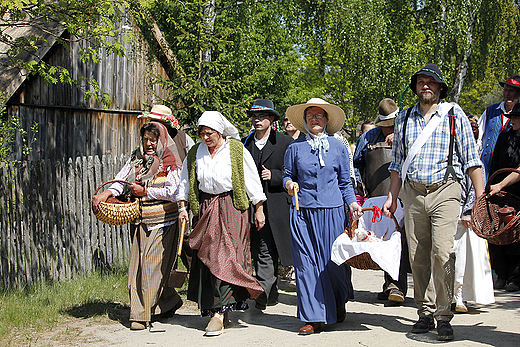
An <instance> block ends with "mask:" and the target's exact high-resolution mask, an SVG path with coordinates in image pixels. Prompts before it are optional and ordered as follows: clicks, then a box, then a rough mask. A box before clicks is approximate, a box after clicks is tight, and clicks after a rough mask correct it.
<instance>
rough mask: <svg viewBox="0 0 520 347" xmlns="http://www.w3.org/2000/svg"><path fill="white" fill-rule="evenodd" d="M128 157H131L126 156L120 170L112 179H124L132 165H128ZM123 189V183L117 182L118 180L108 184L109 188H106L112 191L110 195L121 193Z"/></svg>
mask: <svg viewBox="0 0 520 347" xmlns="http://www.w3.org/2000/svg"><path fill="white" fill-rule="evenodd" d="M130 159H131V158H128V160H127V161H126V163H125V165H123V167H122V168H121V171H119V172H118V174H117V175H116V177H114V180H121V181H126V178H127V177H128V175H129V174H130V170H131V169H132V167H131V166H130ZM123 189H124V185H123V183H119V182H116V183H113V184H112V185H111V186H110V188H108V190H110V191H111V192H112V196H119V195H121V193H123Z"/></svg>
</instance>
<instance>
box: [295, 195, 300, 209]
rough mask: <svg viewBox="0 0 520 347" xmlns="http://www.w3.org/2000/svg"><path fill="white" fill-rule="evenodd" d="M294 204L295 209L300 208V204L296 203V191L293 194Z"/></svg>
mask: <svg viewBox="0 0 520 347" xmlns="http://www.w3.org/2000/svg"><path fill="white" fill-rule="evenodd" d="M294 206H295V207H296V211H299V210H300V204H298V192H296V193H295V194H294Z"/></svg>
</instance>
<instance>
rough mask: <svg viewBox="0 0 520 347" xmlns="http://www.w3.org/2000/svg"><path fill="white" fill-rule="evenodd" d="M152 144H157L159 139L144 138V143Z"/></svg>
mask: <svg viewBox="0 0 520 347" xmlns="http://www.w3.org/2000/svg"><path fill="white" fill-rule="evenodd" d="M147 142H150V143H151V144H152V145H153V144H156V143H157V139H150V138H148V137H143V143H147Z"/></svg>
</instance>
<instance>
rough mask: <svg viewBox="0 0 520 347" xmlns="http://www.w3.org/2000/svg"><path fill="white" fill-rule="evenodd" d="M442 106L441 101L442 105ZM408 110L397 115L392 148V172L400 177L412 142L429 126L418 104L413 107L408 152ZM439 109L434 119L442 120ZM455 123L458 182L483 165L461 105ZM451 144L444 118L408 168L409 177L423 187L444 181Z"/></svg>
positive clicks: (457, 110)
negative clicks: (404, 143) (466, 173)
mask: <svg viewBox="0 0 520 347" xmlns="http://www.w3.org/2000/svg"><path fill="white" fill-rule="evenodd" d="M442 103H443V101H441V102H440V103H439V106H440V105H441V104H442ZM406 112H407V110H403V111H401V112H400V113H399V115H398V116H397V119H396V122H395V128H394V143H393V147H392V157H393V161H392V163H391V164H390V167H389V170H395V171H397V172H399V177H401V179H402V176H401V168H402V165H403V164H404V161H405V160H406V154H408V153H409V151H410V149H411V148H412V146H413V143H414V142H415V140H416V139H417V137H418V136H419V134H420V132H421V131H422V130H423V129H424V127H425V126H426V123H425V121H424V117H423V116H422V115H421V113H420V110H419V103H417V104H415V106H413V108H412V111H411V113H410V116H409V117H408V124H407V125H406V137H405V141H406V153H404V148H403V124H404V119H405V117H406ZM438 112H439V107H437V110H435V113H434V114H433V115H432V117H440V116H441V115H440V114H439V113H438ZM455 116H456V118H457V122H456V141H455V146H454V151H453V152H454V153H453V167H454V169H455V172H456V174H457V177H458V178H459V179H462V178H463V177H464V173H465V172H466V170H467V169H468V168H470V167H473V166H482V163H481V161H480V159H479V155H478V151H477V145H476V142H475V138H474V136H473V132H472V130H471V125H470V123H469V120H468V118H467V117H466V115H465V114H464V111H462V109H461V108H460V106H458V105H456V106H455ZM449 145H450V128H449V117H445V119H444V121H443V122H442V123H440V124H439V125H438V126H437V128H436V129H435V131H434V132H433V134H432V135H431V136H430V138H429V139H428V140H427V141H426V143H425V144H424V145H423V146H422V148H421V149H420V150H419V152H417V154H416V156H415V158H414V159H413V160H412V161H411V163H410V166H409V167H408V173H407V177H408V179H410V180H411V181H413V182H416V183H420V184H433V183H437V182H440V181H442V180H443V179H444V174H445V172H446V168H447V167H448V153H449Z"/></svg>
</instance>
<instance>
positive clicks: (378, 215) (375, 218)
mask: <svg viewBox="0 0 520 347" xmlns="http://www.w3.org/2000/svg"><path fill="white" fill-rule="evenodd" d="M372 213H373V214H374V215H373V216H372V223H377V222H381V219H383V213H382V211H381V209H380V208H379V207H378V206H372Z"/></svg>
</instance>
